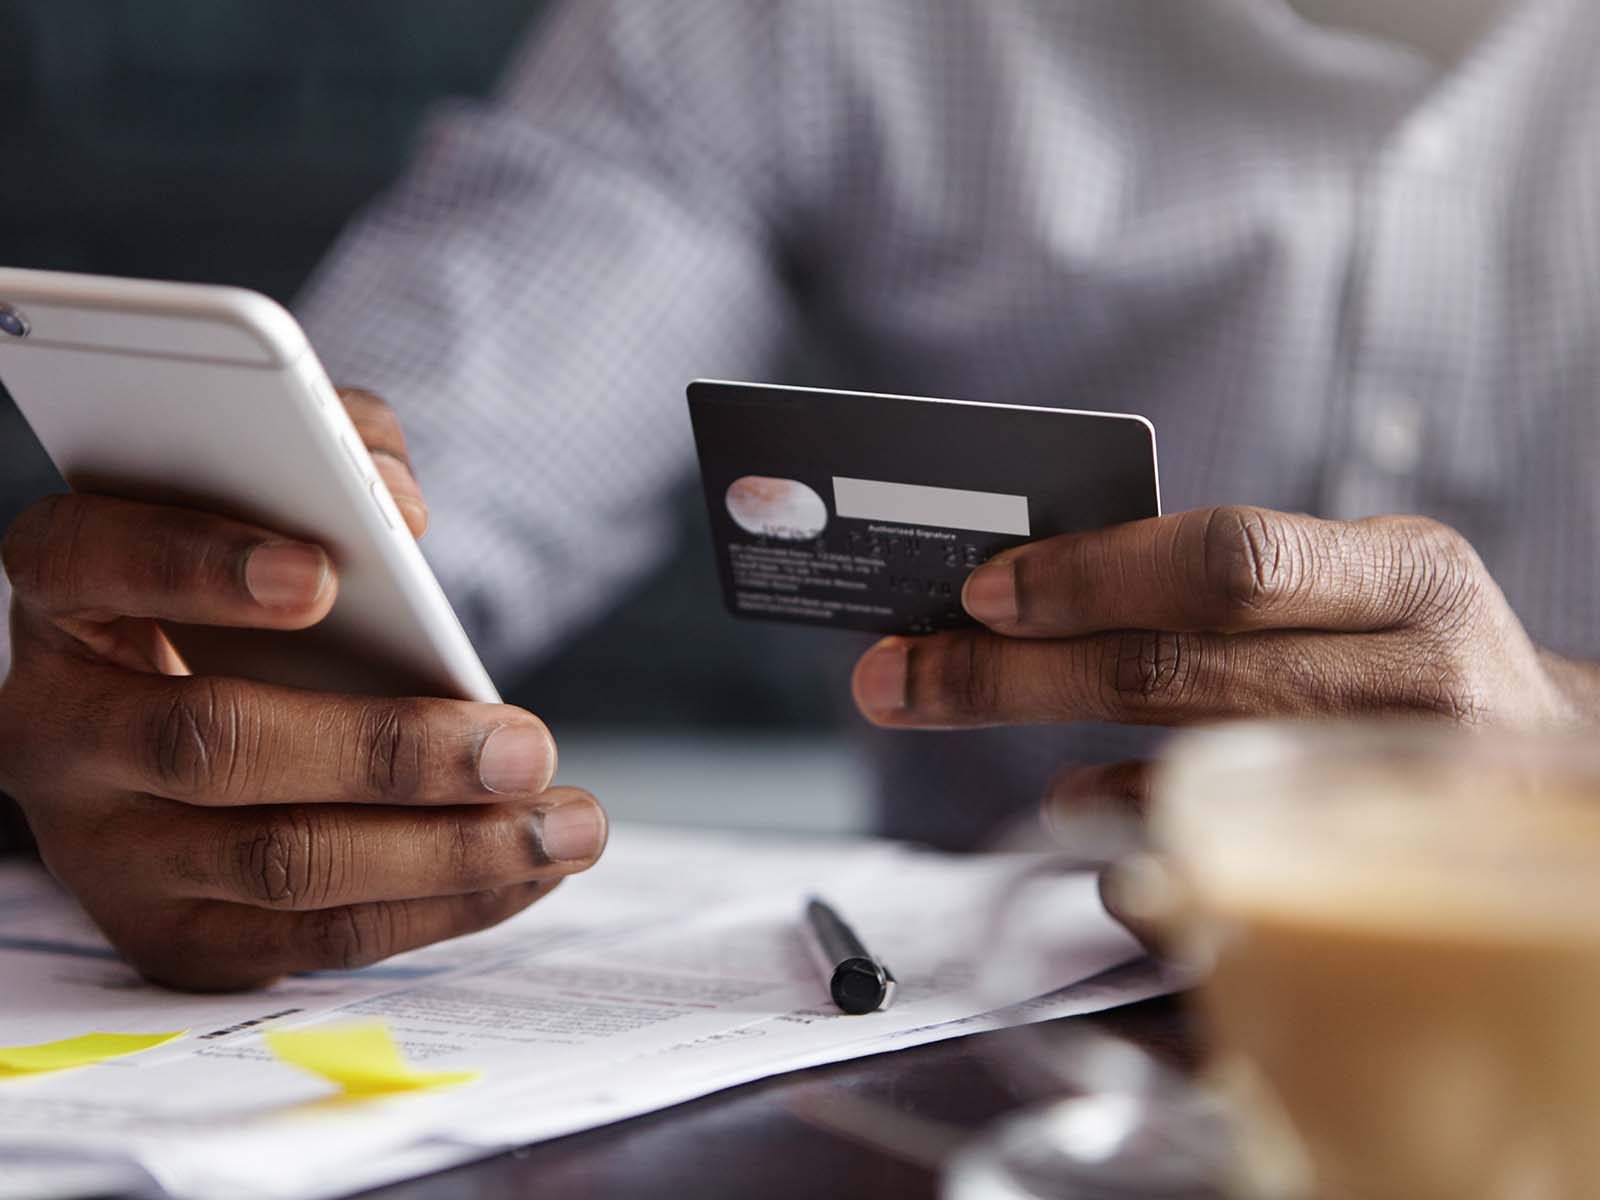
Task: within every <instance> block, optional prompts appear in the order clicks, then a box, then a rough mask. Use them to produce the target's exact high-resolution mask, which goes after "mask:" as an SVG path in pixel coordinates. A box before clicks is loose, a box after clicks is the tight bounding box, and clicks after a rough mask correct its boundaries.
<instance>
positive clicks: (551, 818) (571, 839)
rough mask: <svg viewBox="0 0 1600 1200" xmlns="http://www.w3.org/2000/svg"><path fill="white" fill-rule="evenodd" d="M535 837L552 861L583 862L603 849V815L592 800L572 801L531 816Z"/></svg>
mask: <svg viewBox="0 0 1600 1200" xmlns="http://www.w3.org/2000/svg"><path fill="white" fill-rule="evenodd" d="M533 825H534V837H535V839H536V840H537V841H538V843H539V848H540V849H541V850H542V851H543V852H544V856H545V857H546V858H548V859H549V860H550V861H551V862H584V861H586V860H588V859H591V858H598V857H599V856H600V852H601V851H602V850H604V849H605V848H606V814H605V811H604V810H603V809H602V808H601V807H600V806H599V805H598V804H596V803H595V802H594V801H593V800H574V801H573V802H572V803H570V804H563V805H562V806H561V807H560V808H549V809H545V810H544V811H543V812H537V813H535V814H534V815H533Z"/></svg>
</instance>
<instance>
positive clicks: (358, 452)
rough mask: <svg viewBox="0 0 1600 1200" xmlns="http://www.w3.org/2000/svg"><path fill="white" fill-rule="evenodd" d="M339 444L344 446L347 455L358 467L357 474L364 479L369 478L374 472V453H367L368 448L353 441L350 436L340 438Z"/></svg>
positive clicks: (351, 462)
mask: <svg viewBox="0 0 1600 1200" xmlns="http://www.w3.org/2000/svg"><path fill="white" fill-rule="evenodd" d="M339 445H340V446H342V447H344V454H345V457H346V458H348V459H349V460H350V465H351V466H352V467H354V468H355V469H356V474H357V475H359V476H361V478H363V479H366V478H368V477H369V476H370V475H371V474H372V455H370V454H368V453H367V448H366V447H365V446H362V445H359V444H358V443H356V442H352V441H351V440H350V439H349V438H340V439H339Z"/></svg>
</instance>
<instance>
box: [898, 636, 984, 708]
mask: <svg viewBox="0 0 1600 1200" xmlns="http://www.w3.org/2000/svg"><path fill="white" fill-rule="evenodd" d="M921 653H922V650H921V649H920V648H919V649H918V650H917V651H916V652H915V654H917V655H920V654H921ZM930 657H932V658H933V663H932V666H933V668H934V670H933V672H932V674H933V675H934V677H935V678H936V680H937V685H936V687H935V688H934V689H933V691H934V695H935V696H936V697H937V702H936V704H935V705H934V706H933V707H934V708H935V710H936V711H937V712H938V713H940V714H943V715H946V716H962V717H981V716H984V715H986V714H989V713H993V712H994V711H995V710H996V707H997V705H998V704H999V701H1000V689H999V683H998V680H997V679H996V677H995V673H994V671H993V670H992V667H993V656H992V655H991V653H990V652H989V648H988V642H987V640H986V639H985V638H983V637H981V636H969V637H962V638H959V639H957V640H954V641H952V642H949V643H946V644H945V645H944V646H943V647H942V648H941V649H940V651H939V652H938V653H937V654H934V655H931V656H930Z"/></svg>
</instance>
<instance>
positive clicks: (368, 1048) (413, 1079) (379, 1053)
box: [261, 1022, 479, 1096]
mask: <svg viewBox="0 0 1600 1200" xmlns="http://www.w3.org/2000/svg"><path fill="white" fill-rule="evenodd" d="M261 1036H262V1037H263V1038H265V1039H266V1043H267V1048H268V1049H269V1050H271V1051H272V1053H273V1054H275V1055H276V1056H277V1057H278V1060H279V1061H280V1062H286V1063H288V1064H289V1065H290V1066H292V1067H299V1068H300V1069H301V1070H303V1071H310V1072H311V1073H312V1074H313V1075H319V1076H321V1077H322V1078H323V1079H326V1080H327V1081H328V1082H329V1083H333V1084H337V1085H338V1086H339V1088H340V1089H341V1090H342V1091H343V1093H344V1094H345V1095H346V1096H384V1095H389V1094H391V1093H394V1092H420V1091H426V1090H428V1089H430V1088H443V1087H454V1086H455V1085H456V1084H458V1083H471V1082H472V1081H473V1080H475V1079H477V1078H478V1077H479V1073H478V1072H477V1071H419V1070H417V1069H416V1068H415V1067H413V1066H412V1065H411V1064H410V1063H408V1062H406V1060H405V1056H404V1055H402V1054H401V1053H400V1047H399V1046H397V1045H395V1041H394V1039H393V1038H392V1037H390V1036H389V1030H388V1028H387V1027H386V1026H385V1025H383V1024H382V1023H381V1022H372V1023H366V1024H360V1025H328V1026H322V1027H320V1028H316V1029H280V1030H270V1031H268V1032H266V1033H263V1034H262V1035H261Z"/></svg>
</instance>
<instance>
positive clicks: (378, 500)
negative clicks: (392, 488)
mask: <svg viewBox="0 0 1600 1200" xmlns="http://www.w3.org/2000/svg"><path fill="white" fill-rule="evenodd" d="M367 495H369V496H371V497H372V502H373V503H374V504H376V505H377V506H378V515H379V516H381V517H382V518H383V523H384V524H385V525H387V526H388V527H389V528H390V529H391V530H392V529H398V528H399V526H398V525H396V524H395V518H394V514H395V512H396V511H397V510H396V509H395V507H394V503H393V502H392V501H391V500H390V499H389V492H388V489H386V488H385V487H384V486H383V480H381V479H374V480H373V481H372V482H371V483H369V484H367Z"/></svg>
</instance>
